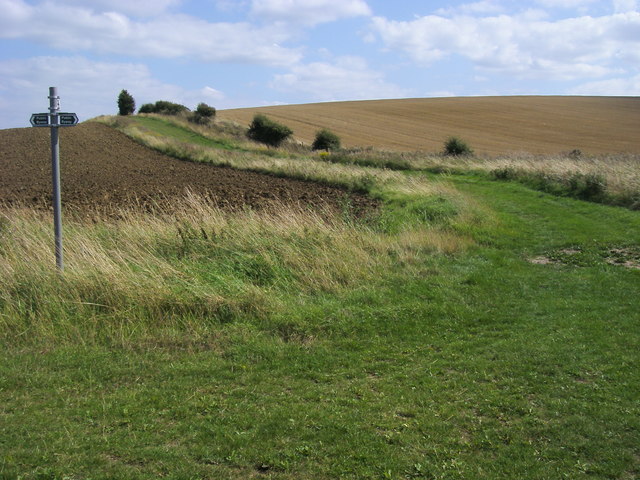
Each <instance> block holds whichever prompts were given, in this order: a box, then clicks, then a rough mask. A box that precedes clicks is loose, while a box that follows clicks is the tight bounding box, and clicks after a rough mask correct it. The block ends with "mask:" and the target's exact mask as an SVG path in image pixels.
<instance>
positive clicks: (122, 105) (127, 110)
mask: <svg viewBox="0 0 640 480" xmlns="http://www.w3.org/2000/svg"><path fill="white" fill-rule="evenodd" d="M135 111H136V101H135V100H134V99H133V97H132V96H131V94H130V93H129V92H127V91H126V90H122V91H121V92H120V95H118V114H119V115H131V114H132V113H133V112H135Z"/></svg>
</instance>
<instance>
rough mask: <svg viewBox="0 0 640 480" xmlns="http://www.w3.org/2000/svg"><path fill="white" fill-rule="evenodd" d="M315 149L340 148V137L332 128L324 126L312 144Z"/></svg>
mask: <svg viewBox="0 0 640 480" xmlns="http://www.w3.org/2000/svg"><path fill="white" fill-rule="evenodd" d="M311 148H312V149H313V150H326V151H329V150H338V149H339V148H340V137H338V135H336V134H335V133H333V132H332V131H331V130H327V129H326V128H323V129H322V130H319V131H318V132H317V133H316V138H315V140H314V141H313V145H312V146H311Z"/></svg>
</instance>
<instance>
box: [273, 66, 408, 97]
mask: <svg viewBox="0 0 640 480" xmlns="http://www.w3.org/2000/svg"><path fill="white" fill-rule="evenodd" d="M270 86H271V87H272V88H275V89H276V90H281V91H284V92H291V91H294V92H299V93H303V94H305V95H308V96H309V97H310V98H311V99H312V100H315V101H323V102H324V101H337V100H364V99H377V98H397V97H404V96H406V95H407V93H408V92H407V91H406V90H405V89H402V88H400V87H398V86H396V85H393V84H390V83H387V82H386V81H385V80H384V77H383V75H382V74H381V73H379V72H375V71H373V70H371V69H370V68H369V67H368V65H367V63H366V62H365V61H364V60H363V59H362V58H359V57H341V58H338V59H337V60H336V61H335V63H328V62H314V63H309V64H305V65H298V66H295V67H293V68H292V69H291V71H290V73H286V74H283V75H276V76H275V77H274V80H273V81H272V82H271V85H270Z"/></svg>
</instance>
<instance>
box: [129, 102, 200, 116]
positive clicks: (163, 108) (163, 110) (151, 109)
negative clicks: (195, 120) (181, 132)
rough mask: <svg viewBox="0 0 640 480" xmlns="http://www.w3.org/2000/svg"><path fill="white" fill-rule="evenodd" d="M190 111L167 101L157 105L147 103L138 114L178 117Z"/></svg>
mask: <svg viewBox="0 0 640 480" xmlns="http://www.w3.org/2000/svg"><path fill="white" fill-rule="evenodd" d="M188 111H189V109H188V108H187V107H185V106H184V105H180V104H179V103H173V102H167V101H166V100H158V101H157V102H156V103H145V104H144V105H142V107H140V110H138V113H158V114H160V115H178V114H180V113H182V112H188Z"/></svg>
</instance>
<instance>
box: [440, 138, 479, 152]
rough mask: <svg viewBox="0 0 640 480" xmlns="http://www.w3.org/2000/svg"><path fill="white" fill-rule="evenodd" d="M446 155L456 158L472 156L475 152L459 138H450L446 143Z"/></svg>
mask: <svg viewBox="0 0 640 480" xmlns="http://www.w3.org/2000/svg"><path fill="white" fill-rule="evenodd" d="M444 154H445V155H450V156H454V157H458V156H462V155H472V154H473V150H472V149H471V147H470V146H469V145H468V144H467V142H465V141H464V140H462V139H460V138H458V137H449V138H448V139H447V141H446V142H445V143H444Z"/></svg>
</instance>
